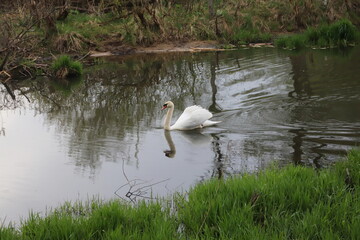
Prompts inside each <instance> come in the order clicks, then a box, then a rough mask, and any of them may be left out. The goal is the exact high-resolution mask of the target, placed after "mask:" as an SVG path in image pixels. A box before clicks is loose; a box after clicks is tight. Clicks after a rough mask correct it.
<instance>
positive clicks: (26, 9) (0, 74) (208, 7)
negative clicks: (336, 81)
mask: <svg viewBox="0 0 360 240" xmlns="http://www.w3.org/2000/svg"><path fill="white" fill-rule="evenodd" d="M359 16H360V9H359V5H358V1H357V0H347V1H342V0H328V1H323V0H299V1H291V2H289V1H287V0H271V1H263V0H241V1H238V0H229V1H223V0H217V1H205V0H198V1H191V0H184V1H178V0H169V1H163V0H157V1H153V0H145V1H137V0H125V1H117V0H94V1H88V0H77V1H64V0H54V1H28V0H17V1H10V0H2V1H1V2H0V26H1V27H0V80H2V81H8V79H10V78H20V77H23V78H29V77H31V78H33V77H36V75H38V73H42V74H48V70H49V61H48V59H49V58H51V57H53V56H54V55H55V56H57V55H60V54H64V53H66V54H71V55H77V56H79V55H86V54H87V53H88V52H89V51H101V52H107V51H110V52H112V53H114V54H117V55H123V54H129V53H132V52H133V50H134V48H140V47H148V46H153V45H156V44H160V43H169V44H170V45H171V44H173V46H179V45H180V46H181V43H184V42H189V41H208V40H211V41H216V42H218V43H219V46H220V47H222V48H231V47H233V45H235V46H240V45H248V44H251V43H264V42H266V43H269V42H270V43H272V42H273V41H274V39H277V38H278V36H279V35H283V34H294V33H299V32H303V31H305V30H306V29H307V30H306V32H307V33H306V37H307V39H308V41H307V42H306V41H304V40H303V39H305V38H304V37H302V36H297V37H287V38H281V39H279V40H278V41H277V45H278V46H279V47H284V48H289V49H295V48H300V47H302V46H306V45H313V44H316V45H317V46H320V47H323V46H326V47H329V46H330V47H332V46H348V45H349V44H353V42H354V41H353V39H351V38H349V36H345V37H344V36H342V34H343V33H344V32H343V28H340V31H338V32H337V35H333V33H334V30H336V28H333V27H330V28H329V29H327V28H326V27H323V26H328V25H329V26H331V24H334V23H336V22H337V21H339V20H342V19H348V21H350V22H351V23H352V24H354V26H357V27H359V26H360V17H359ZM354 26H352V27H350V28H349V29H348V30H354V29H355V30H356V29H357V28H356V27H354ZM319 27H320V30H318V28H319ZM340 27H341V26H340ZM311 29H312V30H311ZM324 30H326V31H324ZM346 32H347V31H345V33H346ZM357 35H358V34H357ZM200 48H201V47H200ZM48 57H49V58H48ZM25 63H26V64H25Z"/></svg>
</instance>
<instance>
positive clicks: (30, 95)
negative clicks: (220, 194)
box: [0, 47, 360, 223]
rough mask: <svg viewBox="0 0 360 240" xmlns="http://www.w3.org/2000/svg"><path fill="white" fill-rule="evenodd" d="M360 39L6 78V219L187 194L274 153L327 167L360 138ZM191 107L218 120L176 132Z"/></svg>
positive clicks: (281, 159)
mask: <svg viewBox="0 0 360 240" xmlns="http://www.w3.org/2000/svg"><path fill="white" fill-rule="evenodd" d="M359 76H360V48H359V47H356V48H352V49H347V50H346V51H343V50H342V51H340V50H308V51H304V52H298V53H294V52H289V51H283V50H278V49H273V48H261V49H242V50H236V51H226V52H210V53H186V54H185V53H183V54H180V53H169V54H161V55H160V54H158V55H154V54H149V55H135V56H127V57H114V58H105V59H98V60H97V64H95V65H93V66H91V67H88V68H86V71H85V74H84V76H83V77H82V79H79V80H76V81H74V82H73V83H72V84H67V83H64V82H58V81H54V80H52V79H46V78H39V79H36V80H31V81H23V82H16V84H14V85H13V86H12V87H13V88H15V89H17V90H15V93H16V99H15V100H12V99H11V97H10V95H8V94H7V92H6V89H5V88H4V87H3V86H1V87H0V153H1V157H0V196H1V198H0V220H1V221H0V222H5V223H6V222H9V221H13V222H19V220H20V219H21V218H26V217H27V216H28V213H29V211H30V210H31V209H32V210H33V211H35V212H41V213H44V212H45V211H46V209H47V208H52V207H56V206H59V205H60V204H61V203H63V202H64V201H76V200H79V199H80V200H87V199H91V198H92V197H93V196H97V197H99V198H101V199H112V198H120V197H121V198H124V199H126V200H128V201H136V200H139V199H148V198H154V197H156V196H167V195H169V194H171V193H173V192H175V191H183V192H186V191H187V190H188V189H189V188H190V187H191V186H194V185H195V184H196V183H199V182H201V181H204V180H206V179H210V178H225V177H228V176H232V175H234V174H238V173H245V172H249V173H253V172H256V171H258V170H261V169H263V168H265V167H266V166H268V165H269V164H271V163H273V162H275V161H276V162H278V163H279V164H280V165H284V164H289V163H294V164H301V165H309V166H312V167H315V168H321V167H327V166H329V165H331V164H332V163H333V162H334V161H338V160H340V159H341V158H343V156H344V155H345V153H346V151H347V150H349V149H351V148H353V147H356V146H359V145H360V111H359V110H360V77H359ZM167 100H172V101H173V102H174V103H175V114H174V118H173V120H175V119H176V118H177V117H178V116H179V115H180V114H181V112H182V110H183V109H184V108H185V107H187V106H190V105H194V104H196V105H201V106H203V107H205V108H207V109H209V110H210V111H211V112H213V114H214V117H213V119H214V120H220V121H222V122H221V123H220V124H218V125H217V126H215V127H210V128H204V129H201V130H194V131H186V132H183V131H172V132H166V131H164V130H163V129H162V121H163V118H164V115H165V112H162V111H161V110H160V109H161V106H162V104H163V103H164V102H165V101H167Z"/></svg>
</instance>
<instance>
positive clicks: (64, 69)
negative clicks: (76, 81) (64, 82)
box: [51, 55, 83, 78]
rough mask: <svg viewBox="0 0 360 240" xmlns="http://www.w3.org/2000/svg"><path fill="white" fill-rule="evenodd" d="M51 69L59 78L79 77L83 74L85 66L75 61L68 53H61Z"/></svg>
mask: <svg viewBox="0 0 360 240" xmlns="http://www.w3.org/2000/svg"><path fill="white" fill-rule="evenodd" d="M51 69H52V70H53V72H54V73H55V76H56V77H58V78H68V77H77V76H80V75H82V71H83V67H82V64H81V63H80V62H78V61H74V60H72V59H71V58H70V56H68V55H61V56H60V57H58V58H57V59H56V60H55V61H54V63H53V64H52V65H51Z"/></svg>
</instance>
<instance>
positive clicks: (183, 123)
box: [161, 101, 219, 130]
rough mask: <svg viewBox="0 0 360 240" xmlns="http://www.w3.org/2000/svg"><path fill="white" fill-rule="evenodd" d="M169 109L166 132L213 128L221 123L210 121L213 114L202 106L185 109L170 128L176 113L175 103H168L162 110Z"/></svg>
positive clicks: (165, 125) (165, 126)
mask: <svg viewBox="0 0 360 240" xmlns="http://www.w3.org/2000/svg"><path fill="white" fill-rule="evenodd" d="M165 108H167V109H168V111H167V113H166V118H165V124H164V129H165V130H191V129H196V128H203V127H209V126H213V125H215V124H217V123H219V122H216V121H211V120H209V119H210V118H212V116H213V115H212V113H211V112H209V111H208V110H206V109H204V108H202V107H200V106H191V107H187V108H185V110H184V112H183V113H182V114H181V116H180V117H179V119H178V120H177V121H176V122H175V123H174V125H172V126H170V122H171V118H172V115H173V112H174V103H173V102H171V101H168V102H166V103H165V104H164V105H163V107H162V109H161V110H163V109H165Z"/></svg>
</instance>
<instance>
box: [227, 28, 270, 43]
mask: <svg viewBox="0 0 360 240" xmlns="http://www.w3.org/2000/svg"><path fill="white" fill-rule="evenodd" d="M271 38H272V37H271V34H269V33H261V32H260V31H257V30H242V29H239V30H237V31H236V32H235V34H234V35H233V36H232V39H231V41H230V42H232V43H234V44H238V45H243V44H249V43H264V42H270V41H271Z"/></svg>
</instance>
